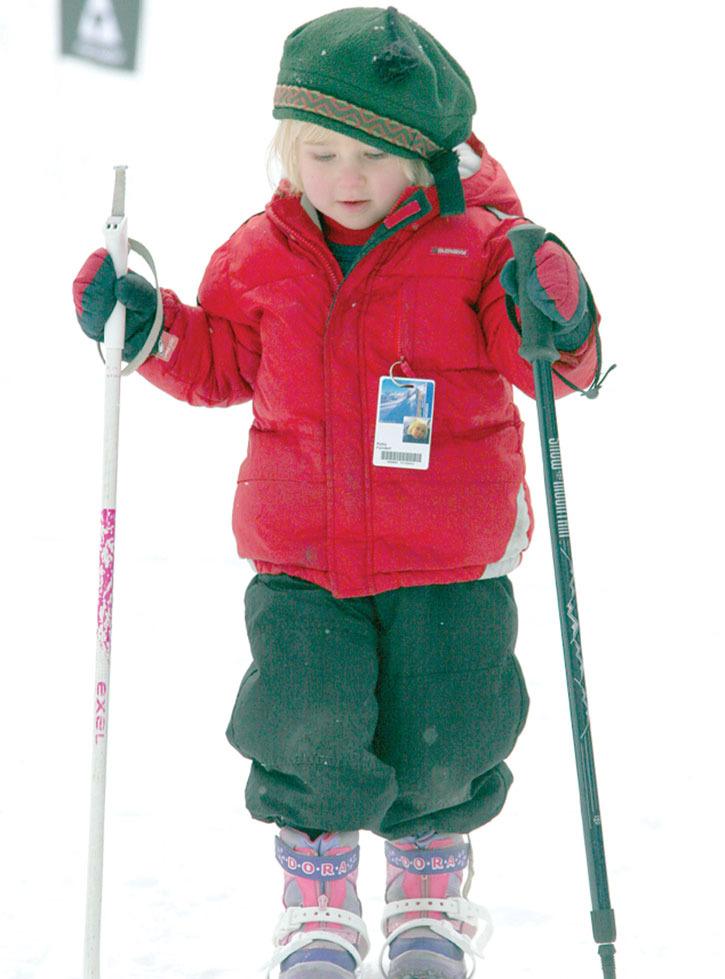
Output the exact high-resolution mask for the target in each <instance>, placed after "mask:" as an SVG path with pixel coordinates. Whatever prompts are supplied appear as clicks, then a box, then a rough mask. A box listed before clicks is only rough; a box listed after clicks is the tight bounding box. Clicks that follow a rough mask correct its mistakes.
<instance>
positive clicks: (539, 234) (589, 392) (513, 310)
mask: <svg viewBox="0 0 725 979" xmlns="http://www.w3.org/2000/svg"><path fill="white" fill-rule="evenodd" d="M486 210H487V211H490V212H491V213H492V214H495V215H496V217H497V218H498V219H499V220H500V221H507V220H518V221H526V222H527V223H528V224H529V226H530V228H531V231H532V232H534V229H536V235H535V237H536V241H537V247H538V245H539V244H541V243H542V242H543V241H544V240H547V241H553V242H555V243H556V244H557V245H559V246H560V247H561V248H563V249H564V251H565V252H566V253H567V254H568V255H570V256H571V258H572V261H573V262H574V263H575V264H576V265H577V267H578V262H577V261H576V259H575V258H574V256H573V255H572V253H571V250H570V249H569V248H567V246H566V245H565V244H564V242H563V241H562V240H561V238H558V237H557V236H556V235H554V234H551V232H544V229H543V228H539V226H538V225H536V224H534V222H533V221H531V220H530V219H529V218H527V217H524V215H522V214H507V213H506V212H505V211H500V210H499V209H498V208H496V207H492V206H490V205H487V206H486ZM518 227H521V226H520V225H519V226H518ZM513 230H514V229H513V228H512V229H511V231H513ZM524 234H525V233H524ZM526 237H528V235H526ZM508 238H509V240H510V241H511V247H512V248H513V251H514V258H515V259H516V261H517V262H518V261H519V254H517V253H518V252H519V251H520V250H521V248H522V240H521V239H522V232H521V231H519V232H518V234H517V235H512V234H511V233H510V232H509V234H508ZM529 244H530V243H527V246H528V245H529ZM528 250H529V249H528V247H527V251H528ZM535 250H536V249H535V248H532V249H531V253H532V255H533V252H534V251H535ZM524 261H525V259H524ZM505 301H506V312H507V313H508V317H509V319H510V321H511V323H512V324H513V326H514V328H515V329H516V331H517V332H518V333H519V334H520V335H521V336H522V338H523V329H522V326H521V320H520V316H519V310H518V309H517V307H516V303H515V302H514V300H513V299H512V298H511V296H509V295H508V293H506V294H505ZM587 313H588V315H589V318H590V320H591V321H592V324H593V326H594V344H595V347H596V353H597V364H596V368H595V372H594V379H593V381H592V383H591V384H590V385H589V387H588V388H580V387H578V386H577V385H576V384H573V383H572V382H571V381H570V380H568V378H566V377H564V375H563V374H561V373H560V372H559V371H558V370H557V369H556V368H555V367H554V366H553V365H552V368H551V371H552V373H553V374H555V375H556V376H557V377H558V378H559V380H560V381H561V382H562V384H566V386H567V387H568V388H571V390H572V391H578V392H579V394H582V395H584V397H586V398H596V397H597V396H598V395H599V389H600V388H601V386H602V384H603V383H604V381H605V380H606V379H607V377H608V376H609V374H610V372H611V371H613V370H614V368H615V367H616V366H617V365H616V364H612V365H611V366H610V367H608V368H607V370H606V371H605V372H604V375H602V341H601V337H600V335H599V323H598V316H597V311H596V308H595V306H594V297H593V296H592V291H591V289H589V287H588V286H587ZM542 319H543V316H542ZM547 332H548V338H547V336H546V333H547ZM533 342H534V344H538V345H540V346H541V345H543V346H542V350H541V351H538V348H537V352H539V353H543V352H544V348H546V349H547V352H546V353H544V358H543V359H546V360H549V359H550V358H554V354H553V352H552V353H548V344H552V345H553V340H552V339H551V331H550V330H549V331H538V335H537V336H536V337H535V340H534V341H533ZM524 346H525V341H524V343H522V347H524ZM530 347H531V341H530V343H529V348H530ZM520 353H521V355H522V356H523V357H524V358H525V359H526V360H529V361H530V362H532V360H533V359H535V354H534V356H532V354H533V351H532V350H531V349H529V350H528V351H527V350H523V351H520ZM558 353H559V352H557V356H556V359H558Z"/></svg>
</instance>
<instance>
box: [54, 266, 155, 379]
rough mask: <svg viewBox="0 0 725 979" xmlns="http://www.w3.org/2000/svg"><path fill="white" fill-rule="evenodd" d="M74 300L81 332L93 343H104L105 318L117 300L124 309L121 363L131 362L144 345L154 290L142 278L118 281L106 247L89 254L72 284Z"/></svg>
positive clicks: (134, 275) (126, 277)
mask: <svg viewBox="0 0 725 979" xmlns="http://www.w3.org/2000/svg"><path fill="white" fill-rule="evenodd" d="M73 301H74V303H75V307H76V315H77V317H78V322H79V323H80V325H81V329H82V330H83V332H84V333H85V334H86V336H88V337H90V338H91V339H92V340H97V341H101V340H103V332H104V329H105V326H106V321H107V319H108V317H109V316H110V315H111V313H112V312H113V307H114V306H115V305H116V302H117V301H120V302H122V303H123V305H124V306H125V307H126V336H125V345H124V348H123V358H124V360H132V359H133V358H134V357H135V356H136V354H137V353H138V352H139V350H140V349H141V348H142V347H143V345H144V343H145V342H146V338H147V337H148V335H149V333H150V332H151V327H152V326H153V323H154V318H155V316H156V290H155V289H154V287H153V286H152V285H151V283H150V282H148V281H147V280H146V279H144V277H143V276H142V275H139V274H138V273H137V272H128V273H127V274H126V275H122V276H120V277H119V278H117V277H116V270H115V269H114V267H113V259H112V258H111V256H110V254H109V252H107V251H106V249H105V248H99V249H97V250H96V251H95V252H93V254H92V255H89V256H88V258H87V259H86V261H85V262H84V263H83V266H82V268H81V270H80V272H79V273H78V275H77V276H76V277H75V280H74V282H73Z"/></svg>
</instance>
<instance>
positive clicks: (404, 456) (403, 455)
mask: <svg viewBox="0 0 725 979" xmlns="http://www.w3.org/2000/svg"><path fill="white" fill-rule="evenodd" d="M380 457H381V458H382V459H384V460H385V462H420V460H421V459H422V458H423V456H422V454H421V453H420V452H386V451H385V449H383V450H382V451H381V453H380Z"/></svg>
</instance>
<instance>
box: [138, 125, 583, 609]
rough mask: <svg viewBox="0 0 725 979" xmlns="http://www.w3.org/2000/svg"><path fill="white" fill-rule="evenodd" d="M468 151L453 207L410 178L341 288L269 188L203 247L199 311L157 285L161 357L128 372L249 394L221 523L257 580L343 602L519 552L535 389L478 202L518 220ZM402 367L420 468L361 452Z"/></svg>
mask: <svg viewBox="0 0 725 979" xmlns="http://www.w3.org/2000/svg"><path fill="white" fill-rule="evenodd" d="M469 144H470V146H471V147H472V148H473V149H474V150H475V152H476V153H477V154H478V155H479V156H480V157H481V158H482V162H481V167H480V169H479V170H478V172H477V173H475V174H474V175H472V176H470V177H468V178H467V179H465V180H464V182H463V186H464V190H465V196H466V203H467V210H466V212H465V214H462V215H455V216H452V217H446V218H442V217H440V216H439V214H438V204H437V195H436V191H435V189H434V188H433V187H430V188H419V187H410V188H408V189H407V191H406V192H405V193H404V194H403V195H402V196H401V198H400V200H399V201H398V203H397V204H396V206H395V207H394V208H393V210H392V211H391V213H390V215H389V216H388V217H387V218H386V219H385V220H384V222H383V223H382V224H381V225H380V227H379V228H378V230H377V232H376V233H375V234H374V235H373V237H372V238H371V239H370V241H369V242H368V245H367V246H365V247H366V250H365V252H364V254H363V255H362V257H361V258H360V259H359V261H358V262H357V264H356V265H355V266H354V267H353V269H352V270H351V272H350V273H349V275H348V277H347V278H346V279H344V280H343V278H342V274H341V272H340V269H339V266H338V265H337V263H336V261H335V259H334V258H333V256H332V253H331V252H330V250H329V248H328V247H327V245H326V243H325V239H324V237H323V235H322V233H321V230H320V228H319V226H318V225H317V224H316V223H315V220H314V218H313V217H312V216H310V214H314V210H313V209H311V208H310V213H308V212H307V211H306V210H305V208H304V206H303V201H302V200H301V198H300V196H299V195H292V194H290V193H288V192H287V191H286V185H284V184H282V185H280V187H279V188H278V190H277V192H276V193H275V195H274V197H273V199H272V200H271V202H270V203H269V204H268V205H267V207H266V209H265V212H264V213H262V214H256V215H254V216H253V217H252V218H250V219H249V220H248V221H247V222H246V223H245V224H243V225H242V226H241V227H240V228H239V229H238V230H237V231H236V232H235V233H234V234H233V235H232V237H231V238H230V239H229V241H227V242H226V243H225V244H224V245H222V246H221V248H219V249H218V250H217V251H216V252H215V254H214V255H213V256H212V259H211V261H210V263H209V266H208V268H207V270H206V273H205V275H204V279H203V281H202V284H201V287H200V291H199V298H198V302H199V305H198V306H196V307H191V306H186V305H184V304H183V303H181V302H180V301H179V299H178V298H177V297H176V295H175V294H174V293H173V292H170V291H169V290H164V325H165V331H167V334H170V337H169V336H168V335H167V334H165V339H164V350H165V351H166V353H165V354H163V355H162V356H157V357H153V358H151V359H150V360H148V361H147V362H146V364H144V365H143V367H142V368H141V371H140V372H141V373H142V374H143V375H144V376H145V377H147V378H148V379H149V380H150V381H152V382H153V383H154V384H156V385H158V386H159V387H160V388H163V390H165V391H168V392H169V393H170V394H172V395H174V396H175V397H177V398H181V399H182V400H184V401H188V402H189V403H190V404H197V405H222V406H223V405H232V404H238V403H240V402H243V401H246V400H248V399H249V398H252V408H253V412H254V421H253V424H252V427H251V430H250V433H249V448H248V454H247V457H246V459H245V460H244V462H243V463H242V466H241V469H240V471H239V480H238V485H237V492H236V498H235V502H234V514H233V526H234V533H235V535H236V539H237V547H238V551H239V554H240V556H242V557H247V558H250V559H251V560H252V561H253V563H254V566H255V567H256V569H257V571H260V572H271V573H276V572H286V573H287V574H292V575H297V576H298V577H301V578H305V579H307V580H309V581H313V582H315V583H317V584H319V585H322V586H324V587H325V588H327V589H329V590H330V591H331V592H332V593H333V594H334V595H335V596H337V597H338V598H346V597H352V596H358V595H371V594H375V593H378V592H381V591H385V590H387V589H390V588H398V587H401V586H406V585H424V584H444V583H449V582H455V581H469V580H472V579H475V578H480V577H492V576H495V575H501V574H505V573H507V572H509V571H511V570H512V569H513V568H514V567H515V566H516V565H517V564H518V563H519V561H520V558H521V554H522V552H523V550H524V549H525V548H526V546H527V545H528V542H529V539H530V536H531V530H532V526H533V521H532V514H531V509H530V503H529V495H528V490H527V487H526V483H525V481H524V459H523V455H522V450H521V437H522V424H521V421H520V419H519V415H518V412H517V410H516V407H515V406H514V403H513V400H512V388H511V385H512V384H513V385H516V386H517V387H519V388H521V389H522V390H523V391H525V392H526V393H527V394H529V395H533V380H532V372H531V368H530V366H529V365H528V364H527V363H526V362H525V361H523V360H522V359H521V358H520V357H519V356H518V353H517V351H518V347H519V343H520V337H519V335H518V334H517V332H516V331H515V330H514V328H513V327H512V325H511V323H510V321H509V319H508V316H507V314H506V309H505V300H504V294H503V290H502V288H501V285H500V283H499V273H500V272H501V269H502V267H503V265H504V263H505V262H506V260H507V259H508V258H510V257H511V247H510V244H509V241H508V239H507V237H506V231H507V230H508V229H509V228H510V227H511V220H508V219H505V218H504V219H502V218H501V217H500V216H496V215H495V214H494V213H492V212H490V211H488V210H486V209H485V208H484V205H492V206H494V207H495V208H497V209H498V210H500V211H504V212H508V213H512V214H521V213H522V211H521V205H520V204H519V201H518V199H517V197H516V194H515V192H514V191H513V189H512V187H511V184H510V183H509V180H508V178H507V176H506V174H505V173H504V171H503V170H502V168H501V167H500V166H499V164H498V163H497V162H496V161H495V160H493V159H492V158H491V157H490V156H489V155H488V154H487V152H486V150H485V149H484V147H483V145H482V144H481V143H480V142H479V141H478V140H477V139H476V138H475V136H472V137H471V138H470V140H469ZM174 338H176V339H174ZM163 356H165V357H167V359H166V360H164V359H162V358H163ZM396 362H398V367H397V368H396V374H401V373H403V374H407V375H408V376H411V377H419V378H431V379H433V380H435V382H436V388H435V411H434V418H433V428H432V442H431V451H430V466H429V468H428V469H427V470H411V469H398V468H382V467H378V466H373V463H372V458H373V436H374V432H375V420H376V403H377V394H378V383H379V379H380V377H381V376H383V375H387V374H388V373H389V371H390V368H391V366H392V365H393V364H395V363H396ZM595 362H596V351H595V344H594V338H593V335H590V337H589V339H588V340H587V342H586V343H585V344H584V346H583V347H582V348H580V349H579V350H577V351H575V352H574V353H573V354H564V355H562V359H561V360H560V361H559V362H558V363H557V364H556V367H557V369H558V370H559V371H560V373H561V374H563V375H564V376H565V377H567V378H568V379H569V380H570V381H572V382H573V383H575V384H577V385H579V386H581V387H583V386H586V385H588V384H589V383H590V382H591V380H592V377H593V374H594V370H595ZM555 390H556V393H557V395H561V394H566V393H567V392H568V390H569V389H568V388H567V387H565V386H564V385H563V384H561V382H559V381H558V380H556V381H555Z"/></svg>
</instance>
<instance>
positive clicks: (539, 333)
mask: <svg viewBox="0 0 725 979" xmlns="http://www.w3.org/2000/svg"><path fill="white" fill-rule="evenodd" d="M545 235H546V232H545V231H544V229H543V228H542V227H540V226H539V225H538V224H518V225H516V226H515V227H513V228H511V230H510V231H509V232H508V233H507V237H508V239H509V241H510V242H511V247H512V248H513V250H514V259H515V260H516V275H517V278H518V294H519V295H518V306H519V310H520V312H521V346H520V347H519V354H520V356H521V357H523V358H524V360H528V362H529V363H530V364H533V363H534V361H535V360H543V361H547V362H548V363H550V364H553V363H554V361H556V360H558V359H559V357H560V356H561V355H560V353H559V351H558V350H557V349H556V346H555V345H554V339H553V335H552V331H551V323H550V322H549V320H548V319H547V317H546V316H544V314H543V313H542V312H541V310H540V309H537V307H536V306H535V305H534V303H533V302H532V301H531V299H530V298H529V292H528V282H527V279H528V277H529V271H530V269H531V265H532V262H533V260H534V255H535V254H536V250H537V248H539V246H540V245H542V244H543V243H544V237H545Z"/></svg>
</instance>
